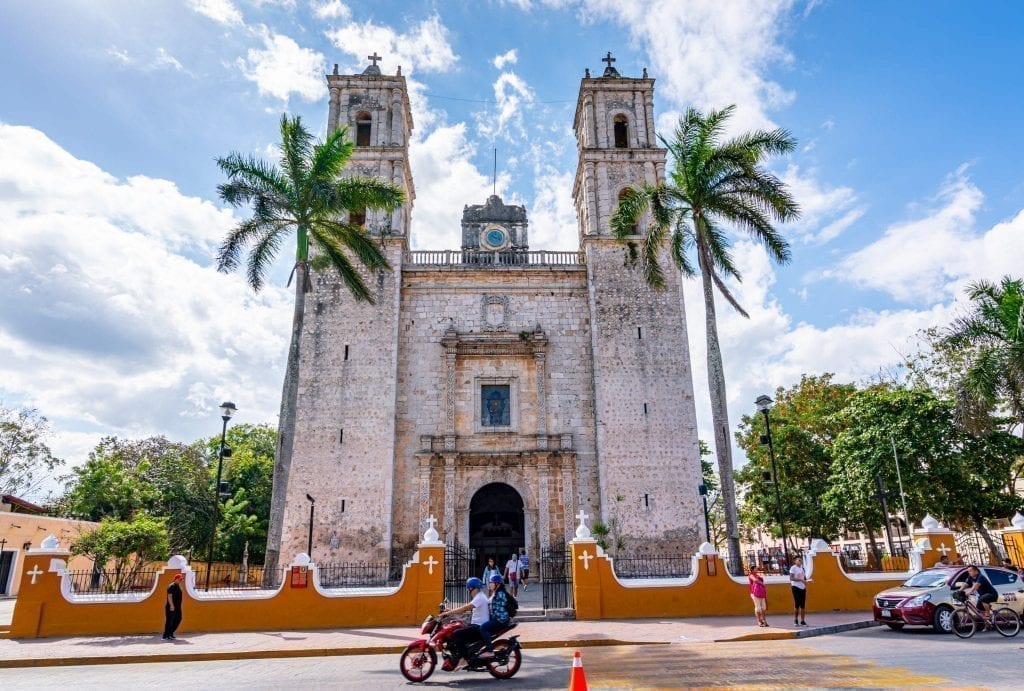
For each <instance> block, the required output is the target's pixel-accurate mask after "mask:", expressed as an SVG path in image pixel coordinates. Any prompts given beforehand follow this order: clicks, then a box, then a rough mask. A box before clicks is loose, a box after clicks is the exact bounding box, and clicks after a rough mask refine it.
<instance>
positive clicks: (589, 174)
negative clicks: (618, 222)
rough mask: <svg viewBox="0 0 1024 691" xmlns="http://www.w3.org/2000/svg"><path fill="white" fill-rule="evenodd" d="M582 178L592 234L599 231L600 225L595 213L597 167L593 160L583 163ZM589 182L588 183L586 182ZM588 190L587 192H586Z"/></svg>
mask: <svg viewBox="0 0 1024 691" xmlns="http://www.w3.org/2000/svg"><path fill="white" fill-rule="evenodd" d="M583 169H584V171H585V172H584V175H585V176H586V177H585V178H584V183H583V185H584V186H583V189H584V194H585V195H586V203H587V207H588V209H589V213H588V215H589V216H590V230H591V232H593V233H594V235H598V234H600V232H601V229H600V226H599V225H598V223H599V219H598V215H597V169H596V166H595V165H594V162H593V161H587V162H585V163H584V164H583ZM588 183H589V184H588ZM588 192H589V193H588Z"/></svg>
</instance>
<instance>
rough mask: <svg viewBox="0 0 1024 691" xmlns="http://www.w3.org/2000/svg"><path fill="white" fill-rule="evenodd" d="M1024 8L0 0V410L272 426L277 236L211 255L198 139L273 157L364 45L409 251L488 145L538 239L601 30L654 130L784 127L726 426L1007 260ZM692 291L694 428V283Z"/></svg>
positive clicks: (153, 423)
mask: <svg viewBox="0 0 1024 691" xmlns="http://www.w3.org/2000/svg"><path fill="white" fill-rule="evenodd" d="M1022 25H1024V8H1021V7H1020V6H1019V5H1017V4H1015V3H985V4H980V5H973V6H968V5H966V4H964V3H954V2H935V3H927V4H924V3H887V2H845V3H840V2H827V1H814V0H811V1H809V2H788V1H784V0H774V1H771V0H748V1H744V0H732V1H731V2H710V1H709V2H690V1H685V0H652V1H649V2H629V3H624V2H621V1H613V0H505V1H501V0H477V1H475V2H461V1H457V0H456V1H450V2H440V1H438V2H434V3H410V2H387V1H378V2H362V1H358V0H350V1H348V2H339V1H338V0H315V1H314V2H307V1H305V0H291V1H277V2H275V1H273V0H262V1H258V0H193V1H186V0H182V1H181V2H157V1H153V2H146V3H137V2H131V1H128V0H124V1H108V2H95V1H87V0H81V1H75V0H64V1H63V2H58V3H30V2H7V3H3V4H2V5H0V66H2V69H0V295H2V300H0V400H2V403H3V405H5V406H8V407H12V406H21V405H28V406H34V407H36V408H38V409H39V411H40V412H41V413H43V414H44V415H46V416H48V417H49V418H50V420H51V422H52V427H53V430H54V436H53V438H52V439H51V444H52V446H53V448H54V449H55V450H56V451H57V452H58V454H60V455H62V456H64V457H65V458H67V459H68V460H69V461H72V462H74V461H80V460H81V459H82V458H83V457H84V456H85V454H86V453H87V451H88V450H89V449H90V448H92V446H94V445H95V443H96V441H97V440H98V439H99V437H100V436H102V435H104V434H117V435H122V436H130V437H137V436H143V435H150V434H165V435H167V436H168V437H170V438H172V439H180V440H191V439H194V438H197V437H199V436H202V435H210V434H213V433H215V432H216V431H217V429H218V427H219V424H220V423H219V420H218V419H217V410H216V406H217V404H218V403H219V402H220V401H221V400H223V399H230V400H233V401H234V402H235V403H236V404H237V405H238V407H239V409H240V412H239V414H238V416H237V420H238V421H239V422H274V421H275V420H276V409H277V405H278V400H279V395H280V383H281V377H282V374H283V360H284V354H285V348H286V345H287V343H286V341H287V337H288V326H289V322H290V317H291V312H290V300H291V296H290V293H289V291H287V290H286V289H285V288H284V285H283V284H284V281H285V278H286V274H287V269H288V263H287V261H286V259H287V258H285V261H282V262H281V263H280V264H279V267H278V270H277V271H276V273H275V283H274V285H271V286H269V287H268V288H267V289H266V290H265V291H264V292H262V293H260V294H259V295H253V294H252V293H251V292H250V291H249V290H248V289H247V288H246V286H245V285H244V282H243V280H242V277H241V276H223V275H219V274H217V273H216V272H215V271H214V268H213V264H212V256H213V253H214V251H215V249H216V246H217V243H218V241H219V239H220V238H221V237H222V236H223V235H224V233H225V232H226V231H227V229H228V228H230V227H231V225H232V224H233V223H234V222H237V220H239V219H240V218H241V217H242V214H241V213H240V212H233V211H231V210H229V209H226V208H224V207H223V206H222V205H221V204H220V202H219V201H218V200H217V198H216V193H215V187H216V185H217V184H218V182H220V181H221V177H220V174H219V172H218V171H217V169H216V167H215V165H214V159H215V158H216V157H217V156H221V155H225V154H227V153H228V152H230V151H243V152H252V153H257V154H260V155H264V156H266V157H272V156H274V152H273V143H274V141H275V138H276V129H277V122H278V119H279V118H280V115H281V113H282V112H289V113H292V114H298V115H301V116H303V118H304V119H305V120H306V121H307V122H308V123H309V124H310V126H311V127H312V128H313V129H315V130H316V131H318V132H320V133H322V132H323V129H324V126H325V122H326V119H327V101H326V95H327V94H326V89H325V84H324V77H323V75H324V73H325V72H328V71H330V69H331V67H332V65H333V64H334V63H338V64H339V68H340V70H341V71H342V72H354V71H361V70H362V69H363V67H364V66H365V64H366V60H365V56H367V55H369V54H370V53H372V52H374V51H376V52H377V53H379V54H380V55H382V56H383V62H382V64H381V66H382V68H383V70H384V71H385V72H387V73H393V72H394V70H395V68H396V67H397V66H398V65H401V66H402V68H403V74H405V75H407V77H408V78H409V84H410V89H411V92H412V103H413V117H414V121H415V125H416V129H415V131H414V141H413V144H412V147H411V161H412V173H413V176H414V180H415V184H416V188H417V199H416V205H415V207H414V212H413V230H412V244H413V246H414V248H416V249H444V248H453V247H456V246H457V244H458V242H459V224H458V220H459V217H460V215H461V210H462V207H463V205H464V204H473V203H481V202H482V201H483V200H484V199H485V197H486V195H487V194H489V192H490V188H491V179H490V177H491V160H492V155H493V154H492V151H493V148H497V149H498V159H499V166H498V168H499V175H498V181H497V186H498V191H499V193H500V194H502V195H503V196H504V197H505V199H506V201H509V200H512V201H516V202H518V203H522V204H525V205H526V207H527V209H528V213H529V215H530V222H531V227H530V237H531V245H532V246H533V247H534V248H560V249H565V248H570V249H571V248H575V247H576V246H577V239H576V233H577V230H576V219H575V215H574V211H573V207H572V202H571V196H570V193H571V184H572V177H573V174H574V167H575V156H576V150H575V141H574V139H573V136H572V131H571V127H572V114H573V110H574V108H575V102H576V95H577V89H578V87H579V79H580V77H582V75H583V70H584V68H587V67H589V68H590V69H591V70H592V71H594V72H598V73H599V72H600V70H601V68H602V67H603V64H602V63H601V62H600V58H601V56H602V55H603V54H604V52H605V51H607V50H611V51H612V52H613V53H614V55H615V56H616V58H617V62H616V67H617V68H619V70H620V71H621V72H622V73H623V74H624V75H626V76H639V74H640V72H641V70H642V69H643V68H644V67H646V68H647V69H648V71H649V73H650V75H651V76H652V77H654V78H655V79H656V80H657V82H656V89H657V92H656V93H657V96H656V103H655V107H656V111H657V113H658V127H659V129H660V130H661V131H662V132H663V133H665V134H668V133H669V132H670V131H671V128H672V126H673V124H674V122H675V120H676V118H677V117H678V114H679V113H680V112H682V110H683V109H685V108H686V107H687V106H690V105H693V106H696V107H698V108H701V109H709V108H719V107H722V106H725V105H727V104H730V103H735V104H736V105H737V107H738V110H737V115H736V117H735V118H734V125H735V127H736V129H737V130H739V129H749V128H754V127H777V126H779V127H786V128H787V129H789V130H791V131H792V132H793V134H794V135H795V136H796V137H797V139H798V140H799V148H798V150H797V151H796V152H794V153H793V154H792V155H791V156H788V157H786V158H783V159H778V160H775V161H773V162H772V167H773V169H774V170H775V171H776V172H777V173H778V174H779V175H780V176H782V177H783V178H784V179H785V180H787V182H789V183H790V184H791V185H792V188H793V191H794V193H795V194H796V196H797V199H798V201H799V202H800V203H801V205H802V206H803V209H804V215H803V218H802V220H801V221H799V222H797V223H794V224H792V225H791V226H787V227H784V228H783V231H784V232H785V233H786V235H787V237H789V239H790V241H791V243H792V246H793V257H794V259H793V262H792V263H791V264H790V265H788V266H785V267H776V266H772V265H770V264H769V263H768V261H767V260H766V258H765V256H764V254H763V252H761V250H760V249H759V248H757V247H756V246H753V245H751V244H749V243H747V242H745V241H744V240H743V239H742V238H740V237H737V238H736V245H735V252H736V257H737V261H738V263H739V266H740V268H741V270H742V272H743V275H744V281H743V283H742V285H740V286H737V288H736V290H737V293H738V295H739V296H740V299H741V301H742V302H743V304H744V306H745V307H746V308H747V309H748V311H749V312H750V313H751V319H749V320H745V319H742V318H739V317H737V316H736V315H734V314H732V313H731V312H730V311H729V309H728V308H727V307H723V308H720V310H719V313H720V315H721V327H720V328H721V335H722V338H723V344H724V356H725V358H726V368H727V375H728V380H729V385H728V388H729V396H730V412H731V417H732V422H733V424H734V425H735V423H736V422H738V420H739V416H740V415H741V414H742V413H745V412H749V411H750V410H751V409H752V404H751V401H752V400H753V399H754V398H755V397H756V396H757V395H758V394H760V393H764V392H769V393H770V392H772V391H773V390H774V389H775V387H776V386H780V385H782V386H790V385H792V384H793V383H795V382H796V381H797V380H798V379H799V377H800V375H801V374H802V373H805V372H806V373H817V372H823V371H832V372H836V373H837V375H838V376H839V377H840V378H841V379H845V380H849V381H864V380H866V379H867V378H869V377H871V376H873V375H876V374H877V373H878V372H879V371H886V370H888V369H889V368H891V367H892V366H893V365H894V363H896V362H898V360H899V355H900V353H907V352H911V351H912V350H913V348H914V338H913V337H914V334H915V333H916V332H917V330H918V329H920V328H923V327H927V326H932V325H942V324H945V323H947V322H948V321H949V320H950V319H951V318H952V316H954V315H955V314H956V313H957V311H958V310H959V309H961V308H962V297H961V296H962V291H963V287H964V286H965V285H966V283H968V282H970V281H973V280H977V279H979V278H991V279H995V278H998V277H999V276H1001V275H1003V274H1006V273H1014V274H1016V275H1020V274H1021V272H1022V267H1024V166H1022V165H1021V164H1020V152H1021V151H1024V133H1022V128H1021V127H1020V122H1021V121H1024V113H1022V107H1021V106H1022V101H1024V95H1022V94H1024V88H1022V86H1024V84H1022V81H1024V78H1022V76H1021V75H1022V70H1021V61H1020V57H1019V36H1018V35H1017V34H1018V32H1019V28H1020V26H1022ZM686 298H687V309H688V311H689V316H690V340H691V344H692V351H693V357H694V372H695V377H694V385H695V390H696V395H697V403H698V417H699V420H700V424H701V427H702V430H706V429H707V425H708V419H709V412H708V404H707V394H706V391H707V387H706V382H705V375H704V371H705V370H704V362H703V357H704V346H703V324H702V322H703V319H702V316H703V311H702V307H701V302H700V296H699V289H698V286H697V285H696V284H688V285H687V286H686ZM702 436H703V437H704V438H707V439H710V438H711V435H710V434H709V433H708V432H707V431H702Z"/></svg>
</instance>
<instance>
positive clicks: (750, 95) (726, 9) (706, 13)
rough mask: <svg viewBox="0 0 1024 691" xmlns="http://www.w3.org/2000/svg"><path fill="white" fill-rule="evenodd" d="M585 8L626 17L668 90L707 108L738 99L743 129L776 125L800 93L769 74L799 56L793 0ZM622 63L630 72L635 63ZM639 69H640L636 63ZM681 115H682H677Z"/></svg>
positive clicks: (603, 1)
mask: <svg viewBox="0 0 1024 691" xmlns="http://www.w3.org/2000/svg"><path fill="white" fill-rule="evenodd" d="M582 5H583V7H584V10H585V13H587V14H595V13H596V15H597V16H599V17H607V18H609V19H612V20H614V21H618V22H620V23H622V24H624V25H625V26H626V27H627V29H628V30H629V33H630V36H631V37H632V38H633V40H634V41H637V42H638V43H639V44H640V45H641V46H642V47H643V48H644V50H645V51H646V53H647V55H648V57H649V59H650V61H651V68H652V74H653V75H655V76H657V77H658V79H659V87H660V89H659V92H660V94H661V96H662V97H663V98H667V99H668V100H669V101H670V102H671V103H673V104H676V105H677V107H678V106H682V105H683V104H685V105H693V106H696V107H698V108H701V109H702V110H708V109H710V108H722V107H724V106H726V105H729V104H730V103H735V104H737V106H738V108H737V113H736V115H735V116H734V117H733V119H732V127H733V128H734V130H735V131H742V130H747V129H752V128H757V127H766V126H774V125H772V122H771V118H770V117H769V116H768V111H770V110H771V109H773V108H777V107H779V106H782V105H785V104H787V103H789V102H790V101H792V99H793V94H792V93H791V92H788V91H786V90H785V89H784V88H783V87H782V86H781V85H780V84H779V83H778V82H775V81H773V80H771V79H769V78H767V77H765V72H766V71H767V67H769V66H771V65H778V64H787V63H789V62H790V61H791V60H792V58H791V56H790V54H789V53H788V52H787V51H786V49H785V48H784V47H783V45H782V43H781V41H780V40H779V39H780V35H781V33H782V29H783V26H784V18H785V17H786V15H787V13H788V11H789V10H790V8H791V7H792V5H793V2H792V0H735V1H733V2H725V3H723V2H720V1H718V0H692V1H690V2H685V3H684V2H679V1H678V0H652V1H651V2H644V3H629V2H621V1H620V0H583V2H582ZM616 67H618V68H619V70H620V71H621V72H622V73H623V74H625V75H627V76H635V75H633V74H630V71H629V69H628V68H627V67H626V66H624V65H622V63H618V64H617V65H616ZM635 71H636V72H639V70H638V69H637V70H635ZM673 119H675V118H673Z"/></svg>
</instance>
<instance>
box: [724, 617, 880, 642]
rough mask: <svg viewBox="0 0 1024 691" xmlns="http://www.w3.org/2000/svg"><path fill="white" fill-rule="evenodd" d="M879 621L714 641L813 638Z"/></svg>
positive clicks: (870, 624) (851, 629)
mask: <svg viewBox="0 0 1024 691" xmlns="http://www.w3.org/2000/svg"><path fill="white" fill-rule="evenodd" d="M879 625H880V623H879V622H877V621H874V620H873V619H868V620H865V621H854V622H850V623H849V624H836V625H835V626H819V627H817V628H813V629H802V630H800V631H776V632H772V633H746V634H743V635H742V636H736V637H735V638H717V639H715V643H736V642H740V641H783V640H790V639H796V638H814V637H815V636H828V635H829V634H833V633H842V632H843V631H854V630H856V629H867V628H871V627H873V626H879Z"/></svg>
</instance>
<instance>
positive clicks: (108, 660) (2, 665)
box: [0, 638, 670, 669]
mask: <svg viewBox="0 0 1024 691" xmlns="http://www.w3.org/2000/svg"><path fill="white" fill-rule="evenodd" d="M612 645H670V644H669V643H666V642H664V641H642V642H638V641H619V640H613V639H606V638H601V639H591V640H568V641H567V640H558V641H529V642H524V643H522V647H523V648H526V649H533V648H595V647H603V646H612ZM405 648H406V646H404V645H378V646H366V647H362V648H306V649H295V650H241V651H223V652H211V653H151V654H147V655H89V656H80V657H52V658H21V659H12V660H0V669H21V668H32V667H78V666H86V665H134V664H146V663H149V662H212V661H219V660H270V659H285V658H299V657H343V656H348V655H399V654H401V652H402V651H403V650H405Z"/></svg>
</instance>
